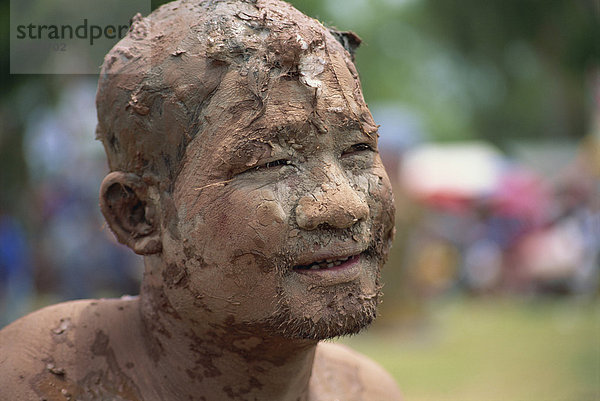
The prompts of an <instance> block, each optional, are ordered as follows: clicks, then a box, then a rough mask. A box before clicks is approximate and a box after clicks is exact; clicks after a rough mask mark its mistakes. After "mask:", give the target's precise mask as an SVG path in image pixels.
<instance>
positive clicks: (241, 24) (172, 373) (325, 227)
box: [0, 0, 400, 401]
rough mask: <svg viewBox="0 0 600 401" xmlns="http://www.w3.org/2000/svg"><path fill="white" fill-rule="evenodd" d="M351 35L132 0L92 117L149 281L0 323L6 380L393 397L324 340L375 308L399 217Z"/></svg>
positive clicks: (108, 181)
mask: <svg viewBox="0 0 600 401" xmlns="http://www.w3.org/2000/svg"><path fill="white" fill-rule="evenodd" d="M357 44H358V38H356V36H354V35H352V34H344V33H340V32H335V31H334V32H333V33H332V32H330V31H328V30H327V29H325V28H324V27H323V26H322V25H321V24H320V23H319V22H317V21H315V20H313V19H310V18H308V17H306V16H304V15H303V14H301V13H300V12H299V11H297V10H295V9H294V8H292V7H291V6H290V5H288V4H287V3H283V2H281V1H279V0H258V1H240V0H237V1H236V0H224V1H199V0H194V1H178V2H173V3H170V4H167V5H165V6H163V7H161V8H160V9H158V10H157V11H155V12H154V13H152V14H151V15H150V17H148V18H145V19H144V18H141V17H139V16H138V17H136V18H135V19H134V22H133V26H132V28H131V30H130V32H129V35H128V36H127V37H126V38H125V39H123V40H122V41H121V42H120V43H119V44H117V45H116V46H115V48H113V50H112V51H111V52H110V53H109V54H108V55H107V56H106V58H105V62H104V65H103V69H102V72H101V76H100V81H99V86H98V96H97V107H98V119H99V124H98V130H97V134H98V137H99V139H100V140H102V143H103V144H104V147H105V150H106V153H107V157H108V161H109V166H110V169H111V173H110V174H108V176H107V177H106V178H105V179H104V181H103V182H102V186H101V190H100V206H101V209H102V212H103V214H104V216H105V218H106V220H107V222H108V224H109V226H110V228H111V229H112V230H113V232H114V233H115V235H116V236H117V238H118V239H119V241H121V242H122V243H124V244H126V245H128V246H129V247H130V248H131V249H133V250H134V251H135V252H136V253H138V254H141V255H143V256H144V261H145V266H146V269H145V274H144V278H143V282H142V289H141V294H140V296H139V297H125V298H122V299H116V300H85V301H75V302H68V303H65V304H60V305H55V306H52V307H49V308H46V309H43V310H41V311H38V312H36V313H33V314H31V315H29V316H27V317H25V318H23V319H21V320H19V321H17V322H15V323H13V324H12V325H11V326H8V327H7V328H6V329H4V330H3V332H2V333H1V334H0V392H2V397H1V398H2V399H3V400H39V399H45V400H146V401H151V400H178V401H179V400H204V401H209V400H219V401H220V400H276V401H288V400H293V401H296V400H311V401H312V400H328V401H330V400H344V401H348V400H398V399H400V395H399V392H398V390H397V387H396V384H395V383H394V381H393V380H392V379H391V377H390V376H389V375H388V374H387V373H386V372H384V371H383V370H382V369H381V368H380V367H379V366H377V365H376V364H375V363H374V362H372V361H370V360H368V359H367V358H366V357H364V356H362V355H359V354H357V353H355V352H353V351H351V350H349V349H347V348H345V347H342V346H339V345H334V344H331V343H320V342H319V341H320V340H323V339H328V338H333V337H337V336H342V335H347V334H354V333H357V332H359V331H360V330H361V329H363V328H364V327H366V326H367V325H368V324H369V323H371V321H372V320H373V318H374V317H375V310H376V305H377V302H378V296H379V290H380V284H379V271H380V268H381V266H382V264H383V262H384V259H385V257H386V254H387V251H388V249H389V246H390V242H391V239H392V236H393V199H392V193H391V186H390V183H389V180H388V178H387V176H386V173H385V171H384V168H383V165H382V164H381V160H380V158H379V155H378V154H377V147H376V146H377V143H376V138H377V132H376V128H377V127H376V125H375V123H374V122H373V119H372V117H371V114H370V112H369V110H368V109H367V106H366V104H365V102H364V100H363V97H362V93H361V89H360V85H359V81H358V76H357V73H356V70H355V68H354V65H353V64H352V61H351V54H350V53H349V52H348V50H347V49H349V50H353V46H356V45H357ZM343 45H345V46H346V48H347V49H345V48H344V46H343ZM84 251H85V250H82V252H84Z"/></svg>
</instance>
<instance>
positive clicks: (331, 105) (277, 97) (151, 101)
mask: <svg viewBox="0 0 600 401" xmlns="http://www.w3.org/2000/svg"><path fill="white" fill-rule="evenodd" d="M340 38H341V37H340V36H339V35H337V38H336V37H334V35H332V33H331V32H330V31H329V30H328V29H326V28H325V27H324V26H323V25H322V24H321V23H319V22H318V21H316V20H314V19H312V18H309V17H307V16H305V15H304V14H302V13H301V12H299V11H298V10H296V9H294V8H293V7H292V6H291V5H289V4H287V3H285V2H282V1H277V0H257V1H242V0H237V1H235V0H231V1H227V0H223V1H185V0H184V1H178V2H173V3H169V4H167V5H165V6H163V7H161V8H159V9H158V10H156V11H155V12H153V13H152V14H151V15H150V16H149V17H148V18H137V19H136V21H135V22H134V24H133V28H132V30H131V32H130V34H129V35H128V37H126V38H125V39H123V40H122V41H121V42H119V44H117V45H116V46H115V48H113V50H111V52H110V53H109V54H108V55H107V56H106V58H105V63H104V65H103V69H102V74H101V77H100V81H99V87H98V96H97V107H98V120H99V124H98V137H99V138H100V139H101V140H102V141H103V144H104V146H105V149H106V152H107V156H108V159H109V165H110V167H111V169H112V170H117V169H120V170H125V171H133V172H136V173H145V172H146V171H150V172H152V173H154V174H158V175H160V176H166V177H169V178H171V179H174V177H175V176H176V174H177V170H178V168H179V163H180V161H181V158H182V157H183V155H184V154H185V149H186V147H187V145H188V143H189V142H190V141H191V140H192V139H193V138H194V137H196V136H197V135H212V134H214V133H215V132H216V131H222V129H223V128H225V127H226V128H227V131H228V132H229V133H232V134H235V133H236V132H240V131H244V130H245V131H247V128H248V126H249V125H256V124H260V123H263V124H266V125H269V124H270V126H267V127H265V128H266V129H277V128H278V125H281V124H280V123H281V121H279V120H285V121H283V123H285V124H289V123H290V121H294V120H306V121H307V122H308V123H311V124H313V125H314V126H315V127H320V128H319V129H321V130H325V131H326V130H327V126H328V125H329V124H338V123H339V122H340V121H336V119H331V118H330V116H336V115H337V116H340V115H343V116H345V117H344V118H346V119H347V120H349V121H353V122H355V123H358V124H359V125H360V126H361V130H363V131H364V132H372V131H374V130H375V129H376V127H375V124H374V122H373V120H372V117H371V115H370V113H369V111H368V109H367V107H366V104H365V102H364V100H363V97H362V93H361V89H360V83H359V81H358V75H357V73H356V69H355V67H354V65H353V63H352V60H351V55H350V54H349V53H348V52H347V51H346V50H345V49H344V47H343V46H342V44H341V43H340ZM342 42H344V41H343V40H342ZM265 115H269V116H274V115H281V118H280V119H274V120H273V121H271V122H268V121H265V119H264V118H262V117H263V116H265ZM275 120H277V121H275ZM338 120H339V119H338ZM283 123H282V124H283Z"/></svg>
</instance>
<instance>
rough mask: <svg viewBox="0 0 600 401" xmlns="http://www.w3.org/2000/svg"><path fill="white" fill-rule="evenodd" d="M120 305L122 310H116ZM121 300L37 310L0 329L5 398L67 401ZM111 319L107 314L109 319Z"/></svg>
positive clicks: (0, 376) (1, 386)
mask: <svg viewBox="0 0 600 401" xmlns="http://www.w3.org/2000/svg"><path fill="white" fill-rule="evenodd" d="M117 305H119V306H117ZM124 305H125V304H124V302H123V301H121V300H82V301H72V302H66V303H61V304H57V305H52V306H49V307H46V308H43V309H40V310H38V311H36V312H33V313H31V314H29V315H27V316H25V317H23V318H21V319H19V320H17V321H15V322H13V323H11V324H10V325H8V326H6V327H5V328H4V329H2V330H1V331H0V389H2V390H1V391H0V393H1V395H2V397H0V398H1V399H7V400H9V399H11V400H40V399H47V400H55V399H56V400H59V399H60V400H65V399H68V398H69V396H70V395H71V394H73V392H74V388H72V387H73V386H74V384H73V382H72V380H71V379H73V378H75V377H77V376H79V375H80V374H81V373H85V369H82V365H84V364H85V363H86V362H87V364H88V365H89V366H94V363H93V362H92V360H93V356H94V355H93V345H94V341H96V340H97V335H98V334H99V333H103V331H102V330H103V328H104V326H105V322H106V321H107V319H106V318H103V317H102V314H105V315H109V314H110V312H108V311H109V310H111V309H116V310H118V308H119V307H121V308H123V309H124V308H125V306H124ZM107 317H108V316H107Z"/></svg>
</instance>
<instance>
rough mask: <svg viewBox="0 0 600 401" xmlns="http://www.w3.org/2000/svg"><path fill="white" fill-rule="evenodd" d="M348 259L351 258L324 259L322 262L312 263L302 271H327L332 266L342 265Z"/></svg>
mask: <svg viewBox="0 0 600 401" xmlns="http://www.w3.org/2000/svg"><path fill="white" fill-rule="evenodd" d="M350 258H351V256H347V257H345V258H340V259H325V260H324V261H322V262H319V263H313V264H312V265H310V266H307V267H304V269H306V270H319V269H329V268H332V267H334V266H339V265H341V264H342V263H344V262H346V261H347V260H348V259H350Z"/></svg>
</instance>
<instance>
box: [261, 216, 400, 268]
mask: <svg viewBox="0 0 600 401" xmlns="http://www.w3.org/2000/svg"><path fill="white" fill-rule="evenodd" d="M386 232H387V230H386V229H385V227H384V226H383V224H374V225H367V224H363V225H357V226H354V227H350V228H348V229H343V230H340V229H335V228H330V227H323V228H318V229H315V230H312V231H305V232H303V233H300V234H298V236H297V237H296V238H295V240H294V241H290V242H288V243H287V244H285V245H284V246H283V248H282V249H279V250H277V251H276V252H275V253H274V254H273V255H272V256H271V257H270V258H269V259H270V260H269V261H268V263H267V266H270V267H271V268H270V269H269V270H273V268H274V269H275V270H276V272H277V273H278V274H280V275H286V274H291V273H292V270H293V268H294V267H295V266H297V265H299V264H300V263H299V261H300V260H302V259H304V258H306V255H311V254H320V253H322V252H323V250H327V251H330V252H331V253H334V254H335V253H336V252H338V253H339V254H340V255H343V254H344V253H345V252H346V253H347V252H348V251H349V250H357V251H355V252H354V253H361V254H363V255H364V256H366V257H368V258H373V259H375V260H384V259H385V256H386V251H387V248H389V246H386V244H387V243H388V241H387V240H386V237H387V235H386Z"/></svg>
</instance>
